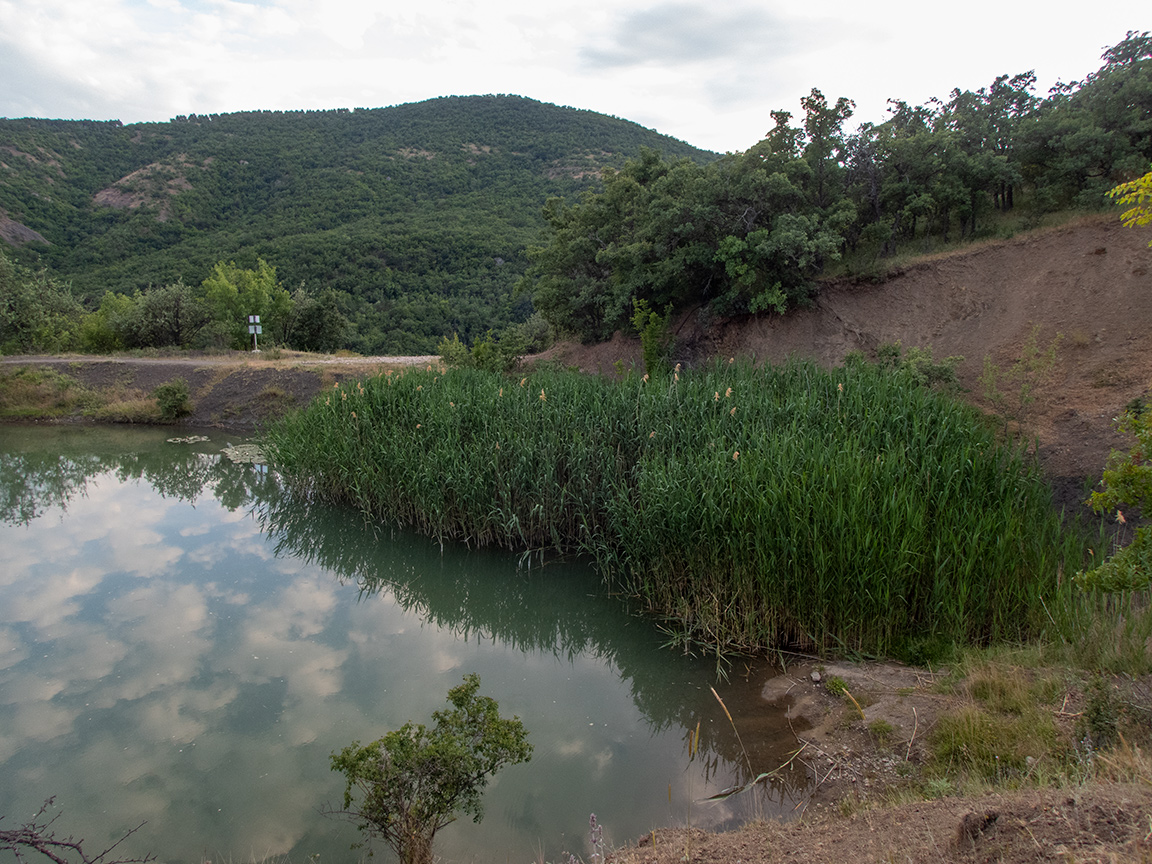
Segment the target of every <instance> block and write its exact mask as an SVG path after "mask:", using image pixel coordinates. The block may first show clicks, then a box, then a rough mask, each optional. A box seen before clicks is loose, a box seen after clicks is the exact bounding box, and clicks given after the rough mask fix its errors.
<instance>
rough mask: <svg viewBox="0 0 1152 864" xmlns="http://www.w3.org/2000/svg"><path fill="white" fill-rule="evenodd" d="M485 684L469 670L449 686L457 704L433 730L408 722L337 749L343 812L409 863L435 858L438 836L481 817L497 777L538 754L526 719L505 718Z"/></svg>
mask: <svg viewBox="0 0 1152 864" xmlns="http://www.w3.org/2000/svg"><path fill="white" fill-rule="evenodd" d="M479 689H480V678H479V676H477V675H466V676H465V677H464V682H463V683H462V684H460V685H458V686H456V687H453V688H452V689H451V690H449V691H448V702H449V703H450V705H451V706H452V707H451V708H448V709H444V710H440V711H436V712H434V713H433V714H432V719H433V721H435V725H434V726H433V728H431V729H429V728H427V727H426V726H424V725H423V724H421V723H416V724H414V723H405V724H404V725H403V726H401V727H400V728H399V729H396V730H394V731H392V732H389V733H388V734H386V735H385V736H384V737H383V738H380V739H379V740H377V741H374V742H372V743H371V744H368V745H366V746H363V747H362V746H360V742H358V741H356V742H353V743H352V744H350V745H349V746H347V747H345V748H344V749H343V750H341V751H340V752H339V753H334V754H332V757H331V761H332V770H333V771H339V772H340V773H342V774H343V775H344V776H345V778H346V780H347V783H346V785H345V787H344V805H343V806H344V810H345V811H346V812H345V813H344V814H343V815H345V816H347V817H348V818H349V819H350V820H351V821H353V822H355V823H356V824H357V827H359V829H360V830H361V831H363V832H364V833H366V834H367V835H368V836H369V837H376V838H379V839H381V840H383V841H384V842H385V843H387V844H388V845H389V846H390V847H391V848H392V849H393V851H395V852H396V854H397V855H399V856H400V860H401V861H402V862H405V864H426V862H429V861H431V860H432V839H433V837H434V835H435V834H436V832H437V831H438V830H439V829H441V828H443V827H444V826H445V825H447V824H449V823H450V822H453V821H454V820H455V819H456V815H457V813H461V812H462V813H465V814H467V815H470V816H472V818H473V821H475V822H479V821H480V820H481V819H482V818H483V815H484V808H483V805H482V802H481V799H480V796H481V794H482V793H483V791H484V788H485V787H486V786H487V785H488V781H489V780H490V779H491V777H492V775H494V774H495V773H496V772H497V771H499V770H500V769H501V768H503V767H505V766H507V765H516V764H519V763H521V762H527V761H528V760H529V759H530V758H531V757H532V745H531V744H529V743H528V742H527V737H528V733H527V731H526V730H525V729H524V725H523V724H522V723H521V722H520V719H519V718H517V717H513V718H511V719H507V718H503V717H501V716H500V709H499V706H498V705H497V704H496V701H495V700H494V699H492V698H490V697H487V696H480V695H478V691H479Z"/></svg>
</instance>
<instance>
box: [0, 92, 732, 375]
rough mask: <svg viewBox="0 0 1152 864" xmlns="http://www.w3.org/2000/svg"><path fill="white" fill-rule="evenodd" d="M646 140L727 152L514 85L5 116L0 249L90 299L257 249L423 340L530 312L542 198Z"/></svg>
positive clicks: (254, 262) (350, 335)
mask: <svg viewBox="0 0 1152 864" xmlns="http://www.w3.org/2000/svg"><path fill="white" fill-rule="evenodd" d="M643 147H653V148H658V149H660V150H661V151H662V152H664V153H668V154H672V155H675V156H678V157H683V158H689V159H692V160H697V161H701V162H704V161H708V160H710V159H714V158H715V154H712V153H708V152H705V151H702V150H698V149H696V148H694V147H690V146H688V145H687V144H684V143H682V142H679V141H677V140H675V139H672V138H669V137H667V136H664V135H660V134H658V133H656V132H653V131H651V130H649V129H645V128H643V127H641V126H638V125H637V124H635V123H631V122H627V121H624V120H619V119H616V118H613V117H608V116H605V115H602V114H596V113H594V112H590V111H579V110H576V109H572V108H562V107H558V106H555V105H548V104H544V103H541V102H536V101H533V100H530V99H524V98H520V97H516V96H477V97H466V98H458V97H451V98H442V99H435V100H431V101H428V102H421V103H415V104H409V105H399V106H395V107H391V108H384V109H375V110H362V109H357V110H355V111H348V110H339V111H309V112H290V113H283V112H252V113H243V114H224V115H204V116H195V115H193V116H186V117H177V118H175V119H174V120H172V121H170V122H167V123H141V124H133V125H129V126H124V125H121V124H120V123H118V122H111V123H103V122H77V121H59V120H37V119H19V120H0V236H2V237H4V238H5V239H8V240H9V241H10V243H9V244H4V243H0V249H4V250H6V251H7V252H8V254H9V255H10V257H12V258H13V259H14V260H13V262H12V263H15V264H19V265H23V266H24V267H26V268H31V269H34V270H41V269H42V270H43V271H44V273H45V274H46V275H47V276H49V277H51V278H52V279H53V280H55V281H58V282H62V283H67V284H70V286H71V290H72V292H73V294H74V295H75V296H76V297H77V298H79V299H80V300H82V301H84V302H85V304H86V306H87V307H88V308H90V309H91V308H94V307H95V306H96V305H97V304H99V303H100V299H101V297H102V296H103V295H104V294H105V293H106V292H109V291H111V292H116V293H118V294H122V295H124V296H129V297H130V296H132V295H133V294H135V292H137V291H139V292H143V293H147V292H149V291H150V290H154V289H156V288H159V287H161V286H171V285H174V284H178V283H187V284H188V285H191V286H198V285H200V284H201V283H202V281H203V280H204V279H206V278H207V277H208V276H209V275H210V273H211V272H212V271H213V268H214V267H215V265H216V264H217V263H219V262H224V263H226V264H227V263H231V264H235V265H236V266H237V267H238V268H241V269H243V270H251V271H256V270H258V267H259V261H260V260H261V259H263V260H264V261H266V262H268V264H269V265H270V266H272V267H274V268H275V271H276V274H277V278H278V279H279V280H280V282H281V283H282V284H283V286H284V289H285V290H287V291H289V292H290V293H292V295H293V296H296V295H298V294H299V292H300V289H301V287H302V288H303V295H301V296H306V297H308V298H310V300H311V301H313V302H319V300H320V299H322V298H323V299H325V300H326V301H327V302H329V303H334V304H335V305H336V306H337V307H338V310H339V312H340V314H342V315H343V316H344V317H345V319H347V320H348V321H349V322H350V324H351V326H350V327H348V328H346V329H345V331H344V336H343V342H344V346H345V347H349V348H353V349H356V350H360V351H363V352H370V353H428V352H432V351H434V350H435V349H436V345H437V342H438V341H439V340H440V338H441V337H442V336H444V335H450V334H452V333H453V332H458V333H459V334H460V336H461V338H463V339H465V340H466V341H472V340H473V339H474V338H475V337H476V336H482V335H483V334H484V333H485V332H486V331H487V330H488V329H490V328H495V329H499V328H501V327H503V326H505V325H507V324H509V323H512V322H513V321H521V320H523V319H524V318H526V317H527V315H528V314H529V312H530V310H531V301H530V299H529V298H526V297H525V298H520V299H516V298H514V297H513V295H512V289H513V286H514V285H515V283H516V281H517V279H518V278H520V277H521V276H522V275H523V273H524V270H525V267H526V263H527V262H526V258H525V249H526V248H527V246H528V245H530V244H532V243H536V242H539V237H540V231H541V229H542V228H543V227H544V221H543V218H542V216H541V209H542V207H543V205H544V202H545V201H546V200H547V199H548V198H549V197H550V196H555V195H566V196H571V195H574V194H576V193H578V192H579V191H580V190H582V189H586V188H589V187H590V186H592V185H594V184H596V183H598V182H599V178H600V171H601V169H602V168H604V167H608V166H615V167H617V168H622V167H623V166H624V164H625V162H626V161H627V159H628V158H630V157H633V156H635V155H637V154H638V153H639V152H640V151H641V149H642V148H643ZM12 241H15V242H14V243H13V242H12ZM122 305H123V304H121V306H122ZM120 311H123V310H120ZM251 311H252V312H259V309H254V310H251ZM122 335H124V334H122ZM138 335H139V334H137V336H138ZM0 341H4V340H0ZM121 341H123V342H125V343H126V345H130V344H131V343H132V342H134V341H139V339H134V338H132V336H131V335H130V334H129V335H128V338H126V339H121Z"/></svg>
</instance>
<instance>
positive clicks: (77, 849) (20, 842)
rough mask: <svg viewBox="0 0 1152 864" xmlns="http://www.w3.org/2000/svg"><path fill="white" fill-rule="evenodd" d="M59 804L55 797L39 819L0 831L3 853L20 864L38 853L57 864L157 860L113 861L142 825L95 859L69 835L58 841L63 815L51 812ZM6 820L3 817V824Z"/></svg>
mask: <svg viewBox="0 0 1152 864" xmlns="http://www.w3.org/2000/svg"><path fill="white" fill-rule="evenodd" d="M55 803H56V798H55V796H53V797H51V798H49V799H48V800H46V801H45V802H44V803H43V804H41V805H40V809H39V810H37V811H36V815H35V816H33V817H32V819H31V820H30V821H28V822H25V823H24V824H23V825H21V826H20V827H19V828H13V829H0V852H11V853H12V854H13V855H14V856H15V858H16V861H17V864H27V862H28V860H29V859H28V858H27V857H26V856H27V854H28V853H29V852H38V853H39V854H40V855H43V856H44V857H45V858H47V859H48V860H49V861H52V862H54V864H149V862H151V861H154V860H156V856H155V855H153V854H151V853H149V854H147V855H145V856H144V857H143V858H135V857H131V858H121V857H111V855H112V853H113V852H114V851H115V849H116V848H117V847H118V846H119V845H120V844H121V843H123V842H124V841H125V840H127V839H128V838H129V837H131V836H132V835H133V834H135V833H136V832H137V831H139V830H140V828H141V827H143V825H144V823H143V822H141V823H140V824H139V825H137V826H136V827H135V828H132V829H131V830H129V831H126V832H125V833H124V835H123V836H122V837H120V839H119V840H117V841H116V842H115V843H113V844H112V845H111V846H109V847H108V848H107V849H105V850H104V851H102V852H99V853H97V854H95V855H93V854H91V853H88V852H85V851H84V845H83V844H84V841H83V840H82V839H80V840H78V839H76V838H75V837H73V836H72V835H71V834H69V835H68V836H66V837H58V836H57V835H56V832H55V830H53V828H52V826H53V824H54V823H55V822H56V820H57V819H59V818H60V813H59V812H57V813H55V814H54V815H52V816H51V818H49V816H48V811H49V809H51V808H52V807H53V806H54V805H55ZM3 818H4V817H2V816H0V820H3Z"/></svg>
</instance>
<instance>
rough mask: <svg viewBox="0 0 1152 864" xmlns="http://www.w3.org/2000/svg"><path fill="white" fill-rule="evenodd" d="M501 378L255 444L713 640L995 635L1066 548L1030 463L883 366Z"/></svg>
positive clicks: (325, 487)
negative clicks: (553, 561)
mask: <svg viewBox="0 0 1152 864" xmlns="http://www.w3.org/2000/svg"><path fill="white" fill-rule="evenodd" d="M529 381H531V386H530V387H529V386H527V385H528V382H529ZM506 385H507V382H506V380H505V379H503V378H501V377H499V376H496V375H490V374H486V373H482V372H478V371H476V370H459V371H453V372H450V373H447V374H445V375H432V374H425V373H422V372H413V373H409V374H407V375H405V376H404V377H403V378H400V379H396V378H395V377H393V378H390V379H385V378H375V379H369V380H367V381H365V382H363V384H362V385H361V386H356V387H349V388H347V389H345V390H343V391H342V392H343V393H344V394H346V398H344V397H343V396H342V397H341V398H340V399H331V400H330V401H328V402H327V403H325V402H324V401H323V400H321V401H320V402H318V403H314V404H313V405H311V406H310V407H309V408H308V409H306V410H305V411H303V412H301V413H299V414H297V415H294V416H293V417H291V418H289V419H287V420H285V421H282V422H281V423H280V424H278V425H277V426H276V427H275V428H274V429H273V430H272V432H271V433H270V435H269V436H268V438H269V452H270V455H271V456H272V458H273V460H274V462H275V463H276V464H277V466H278V467H279V468H280V469H281V470H282V471H283V472H284V473H285V474H286V475H287V476H288V477H290V478H292V479H293V481H294V482H296V483H298V484H300V485H303V486H306V487H307V488H309V489H310V490H312V491H314V492H316V493H318V494H319V495H321V496H323V497H326V498H328V499H331V500H334V501H338V502H342V503H347V504H351V505H352V506H355V507H357V508H359V509H361V510H362V511H364V512H365V513H367V514H369V515H371V516H372V517H374V518H378V519H386V520H389V521H393V522H395V523H399V524H402V525H411V526H413V527H415V528H417V529H418V530H420V531H422V532H424V533H427V534H430V535H432V536H434V537H437V538H456V539H459V540H462V541H464V542H466V543H469V544H475V545H485V544H495V545H500V546H504V547H509V548H515V549H520V550H525V549H528V550H544V549H554V550H558V551H560V552H562V553H581V554H586V555H589V556H590V557H591V558H592V559H593V560H594V561H595V562H596V564H597V565H598V567H599V568H600V570H601V572H603V573H604V574H605V575H606V576H608V577H610V578H611V580H612V581H613V583H614V586H615V587H616V588H617V590H621V591H623V592H624V593H628V594H633V595H636V596H638V597H640V598H642V600H643V602H644V603H645V604H646V605H647V606H649V607H650V608H651V609H652V610H653V611H656V612H658V613H661V614H664V615H666V616H671V617H673V618H674V620H676V621H677V622H678V623H679V626H682V627H683V629H684V630H686V631H690V632H691V633H693V634H694V637H695V638H697V639H700V640H701V641H705V642H707V643H708V644H711V645H718V646H724V645H736V646H754V645H765V644H774V643H781V642H792V643H803V644H808V645H815V646H818V647H837V648H841V649H845V648H846V649H857V650H868V651H874V652H884V651H886V650H891V649H892V648H893V646H894V645H896V644H898V643H900V642H901V641H903V640H907V639H911V638H914V637H917V636H921V635H924V634H928V635H933V636H937V637H943V638H945V639H956V640H960V641H982V640H986V639H989V638H1005V637H1012V638H1015V637H1019V636H1022V635H1026V633H1027V632H1028V626H1029V624H1030V623H1031V622H1034V621H1039V620H1040V619H1041V617H1042V614H1043V613H1042V612H1040V610H1041V602H1040V601H1041V597H1043V596H1044V595H1046V594H1047V595H1048V596H1049V598H1050V599H1051V597H1052V595H1054V594H1055V593H1056V591H1057V587H1056V584H1055V574H1056V572H1057V570H1058V568H1059V566H1060V565H1061V564H1062V563H1064V562H1065V561H1067V562H1068V566H1069V567H1074V568H1076V569H1079V567H1080V561H1079V547H1078V546H1077V543H1078V541H1076V540H1069V538H1068V536H1067V535H1065V534H1063V533H1062V529H1061V526H1060V523H1059V519H1058V518H1057V517H1056V516H1055V515H1054V514H1053V513H1052V512H1051V510H1050V507H1049V496H1048V493H1047V491H1046V489H1045V487H1044V485H1043V483H1042V481H1041V479H1040V477H1039V474H1038V471H1037V470H1036V469H1035V466H1033V465H1031V464H1029V463H1027V462H1025V461H1024V460H1023V458H1022V457H1020V456H1019V455H1018V454H1015V453H1013V452H1008V451H1005V450H1002V449H1000V448H999V447H998V446H997V445H996V443H995V441H994V440H993V438H992V436H991V434H990V433H989V432H988V431H987V430H986V429H985V428H984V427H983V426H982V425H981V424H980V423H979V422H978V421H977V420H976V418H975V417H974V416H973V414H972V412H971V411H970V410H969V409H967V408H965V407H964V406H961V405H959V404H957V403H955V402H951V401H948V400H946V399H944V398H942V397H939V396H937V395H936V394H933V393H931V392H929V391H927V390H925V389H924V388H922V387H919V386H917V385H915V384H914V383H913V382H912V381H910V380H909V379H907V378H906V377H904V376H903V375H902V374H900V373H898V372H892V371H885V370H879V369H875V368H872V367H870V366H867V365H864V364H856V365H853V366H851V367H849V368H845V369H842V370H838V372H837V373H836V376H835V377H833V376H832V375H831V374H829V373H827V372H824V371H822V370H819V369H817V368H815V367H813V366H810V365H804V364H792V365H789V366H786V367H783V368H780V369H775V370H768V371H764V370H756V369H753V368H752V367H750V366H747V365H744V364H740V363H729V364H726V365H724V366H717V367H715V368H712V369H710V370H706V371H704V372H691V373H689V372H682V373H681V376H680V381H679V382H678V383H677V384H676V386H674V387H667V388H664V387H651V386H646V385H645V384H644V383H643V381H642V379H640V378H635V377H633V378H625V379H623V380H622V381H608V380H602V379H599V378H593V377H590V376H581V375H576V374H571V373H567V372H563V371H560V370H542V371H538V372H534V373H532V374H531V375H530V376H526V377H525V378H523V379H522V380H521V381H520V385H521V387H520V388H516V387H512V388H508V387H507V386H506ZM545 394H546V398H541V397H542V396H544V395H545ZM733 400H738V407H739V408H740V410H739V411H736V412H735V413H734V414H733V413H732V411H733V409H734V408H735V407H737V405H734V404H733ZM450 403H454V405H450ZM353 410H354V411H355V412H356V415H357V417H358V418H359V423H358V424H351V423H349V422H348V420H349V418H350V413H351V411H353ZM654 433H655V434H654ZM498 445H499V446H498ZM1049 605H1051V604H1049ZM1037 612H1040V614H1039V615H1037V614H1036V613H1037Z"/></svg>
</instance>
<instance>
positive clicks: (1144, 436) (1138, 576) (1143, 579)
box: [1076, 406, 1152, 592]
mask: <svg viewBox="0 0 1152 864" xmlns="http://www.w3.org/2000/svg"><path fill="white" fill-rule="evenodd" d="M1116 425H1117V428H1119V429H1120V431H1121V432H1127V433H1130V434H1132V435H1134V436H1135V437H1136V446H1134V447H1133V448H1132V449H1131V450H1130V451H1128V452H1127V453H1121V452H1119V451H1117V450H1113V451H1112V453H1111V454H1109V456H1108V466H1107V467H1106V468H1105V469H1104V477H1103V479H1102V480H1101V483H1102V485H1103V486H1104V488H1103V489H1102V490H1100V491H1097V492H1093V493H1092V497H1091V499H1090V500H1089V503H1090V504H1091V505H1092V509H1093V510H1095V511H1096V512H1097V513H1108V512H1110V511H1115V513H1116V519H1117V520H1118V521H1123V520H1124V518H1125V517H1124V513H1123V511H1122V510H1120V509H1119V508H1120V507H1121V506H1127V505H1132V506H1136V507H1140V508H1141V509H1142V510H1143V511H1144V512H1145V513H1152V409H1150V408H1148V407H1144V406H1141V408H1133V409H1129V410H1128V411H1126V412H1125V413H1124V415H1123V416H1122V417H1120V418H1119V419H1118V420H1117V423H1116ZM1076 582H1077V583H1078V584H1079V585H1080V586H1081V587H1082V588H1085V589H1088V590H1097V591H1106V592H1116V591H1136V590H1141V589H1144V588H1147V587H1148V585H1149V583H1152V526H1147V525H1145V526H1143V527H1141V528H1138V529H1137V530H1136V534H1135V536H1134V537H1133V539H1132V542H1131V543H1130V544H1129V545H1128V546H1126V547H1124V548H1123V549H1121V550H1120V551H1118V552H1117V553H1116V554H1114V555H1113V556H1112V557H1111V558H1109V559H1108V560H1107V561H1105V562H1104V563H1103V564H1102V565H1100V566H1099V567H1097V568H1095V569H1094V570H1088V571H1082V572H1080V573H1078V574H1077V576H1076Z"/></svg>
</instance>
